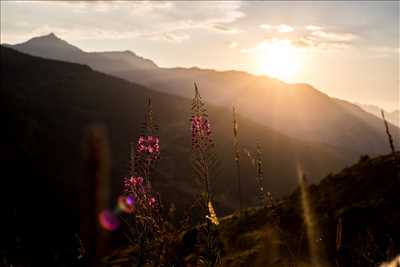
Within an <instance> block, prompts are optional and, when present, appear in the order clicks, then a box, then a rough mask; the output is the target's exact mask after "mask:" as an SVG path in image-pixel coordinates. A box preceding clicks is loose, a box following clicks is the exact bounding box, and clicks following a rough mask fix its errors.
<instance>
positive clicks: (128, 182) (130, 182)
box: [124, 176, 143, 192]
mask: <svg viewBox="0 0 400 267" xmlns="http://www.w3.org/2000/svg"><path fill="white" fill-rule="evenodd" d="M142 185H143V178H142V177H140V176H131V177H125V178H124V191H125V192H129V191H130V190H131V189H132V187H135V186H142Z"/></svg>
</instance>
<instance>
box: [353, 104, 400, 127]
mask: <svg viewBox="0 0 400 267" xmlns="http://www.w3.org/2000/svg"><path fill="white" fill-rule="evenodd" d="M399 101H400V100H399ZM355 104H356V105H358V106H359V107H361V108H362V109H363V110H365V111H366V112H369V113H371V114H373V115H375V116H377V117H379V118H382V115H381V110H383V109H382V108H380V107H378V106H375V105H366V104H359V103H355ZM399 105H400V103H399ZM383 111H384V113H385V118H386V120H387V121H388V122H390V123H392V124H393V125H396V126H397V127H400V110H398V109H396V110H393V111H392V112H388V111H385V110H383Z"/></svg>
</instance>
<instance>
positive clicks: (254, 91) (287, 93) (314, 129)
mask: <svg viewBox="0 0 400 267" xmlns="http://www.w3.org/2000/svg"><path fill="white" fill-rule="evenodd" d="M42 46H43V47H45V49H40V47H42ZM12 47H13V48H15V49H17V50H19V51H22V52H26V53H29V54H33V55H38V56H42V57H49V58H55V59H62V60H68V61H72V62H78V63H84V64H88V65H89V66H91V67H93V68H94V69H96V70H99V71H103V72H106V73H109V74H113V75H114V76H118V77H121V78H124V79H127V80H129V81H133V82H135V83H139V84H142V85H146V86H148V87H150V88H154V89H155V90H157V91H162V92H167V93H170V94H174V95H179V96H183V97H186V98H190V97H191V96H192V84H193V81H197V82H198V84H199V85H200V87H201V88H202V94H203V96H204V98H206V99H207V101H208V102H209V103H212V104H216V105H220V106H225V107H231V106H232V104H235V105H236V106H237V108H238V111H239V113H240V114H242V115H243V116H245V117H247V118H250V119H252V120H253V121H255V122H258V123H260V124H263V125H265V126H268V127H270V128H272V129H275V130H277V131H279V132H281V133H283V134H287V135H290V136H292V137H295V138H300V139H303V140H307V141H312V142H321V143H326V144H330V145H333V146H340V147H343V148H345V149H348V150H352V151H354V152H356V153H357V154H365V153H369V154H380V153H386V152H388V147H387V143H386V136H385V133H384V127H382V126H383V123H382V122H381V121H380V120H379V119H377V118H376V117H375V116H373V115H371V114H369V113H367V112H365V111H363V110H362V109H359V108H357V106H355V105H353V104H351V103H347V104H346V105H343V103H341V102H338V101H337V100H335V99H333V98H330V97H329V96H327V95H325V94H323V93H321V92H319V91H318V90H316V89H315V88H313V87H311V86H309V85H306V84H286V83H283V82H280V81H278V80H274V79H270V78H268V77H264V76H254V75H251V74H249V73H245V72H239V71H224V72H220V71H214V70H205V69H198V68H191V69H185V68H172V69H166V68H158V67H157V66H156V65H155V64H154V63H153V62H151V61H149V60H146V59H143V58H140V57H138V56H136V55H135V54H133V53H131V52H106V53H102V52H100V53H87V52H83V51H81V50H79V49H77V48H76V47H74V46H71V45H69V44H66V43H65V42H64V41H62V40H60V39H59V38H57V37H56V36H54V35H53V34H51V35H48V36H43V37H37V38H33V39H31V40H29V41H27V42H25V43H22V44H18V45H14V46H12ZM52 47H54V49H53V48H52ZM60 47H64V48H65V51H66V52H62V51H60V49H59V48H60ZM392 132H393V133H392V134H393V135H394V137H395V140H399V138H398V137H399V136H400V134H399V129H398V128H395V127H394V126H393V129H392Z"/></svg>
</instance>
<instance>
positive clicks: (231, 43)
mask: <svg viewBox="0 0 400 267" xmlns="http://www.w3.org/2000/svg"><path fill="white" fill-rule="evenodd" d="M238 46H239V44H238V43H237V42H235V41H232V42H230V43H229V47H230V48H236V47H238Z"/></svg>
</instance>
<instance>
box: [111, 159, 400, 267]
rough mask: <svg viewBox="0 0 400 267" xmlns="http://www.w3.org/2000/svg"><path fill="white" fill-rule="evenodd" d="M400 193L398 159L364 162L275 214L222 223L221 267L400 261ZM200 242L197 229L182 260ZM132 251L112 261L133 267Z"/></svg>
mask: <svg viewBox="0 0 400 267" xmlns="http://www.w3.org/2000/svg"><path fill="white" fill-rule="evenodd" d="M399 156H400V155H399ZM299 183H300V182H299ZM399 186H400V181H399V180H398V173H397V171H396V163H395V160H394V158H393V156H392V155H387V156H381V157H378V158H373V159H370V158H368V157H365V158H363V159H361V160H360V161H359V162H358V163H357V164H355V165H353V166H351V167H349V168H346V169H344V170H342V171H341V172H339V173H337V174H334V175H330V176H328V177H326V178H325V179H323V180H322V181H321V183H320V184H319V185H312V186H307V184H305V186H304V187H302V188H303V189H300V188H301V187H300V186H299V187H298V188H297V189H296V190H295V191H294V192H293V194H291V195H290V196H289V197H287V198H285V199H284V200H282V201H281V202H280V203H278V204H277V205H276V208H275V209H276V210H275V211H276V212H275V213H274V212H273V211H272V209H271V208H267V207H258V208H249V209H246V210H243V211H242V212H241V213H240V214H239V212H235V213H234V214H232V215H230V216H226V217H224V218H221V219H220V225H219V226H218V231H219V234H220V237H221V240H222V251H223V254H222V266H229V267H240V266H254V267H282V266H301V267H315V266H326V267H333V266H352V267H376V266H378V265H379V264H380V263H382V262H384V261H389V260H391V259H393V258H394V257H395V256H396V255H398V254H399V253H400V232H399V231H398V225H399V224H400V216H399V214H398V212H397V211H398V203H399V201H400V195H399V194H398V193H397V190H396V189H395V188H398V187H399ZM355 188H357V190H354V189H355ZM305 201H306V202H305ZM305 203H307V204H305ZM305 205H306V206H307V207H308V208H307V211H306V212H303V211H304V210H306V209H305V208H304V206H305ZM305 214H307V215H305ZM305 217H307V219H305ZM306 222H307V223H306ZM338 225H341V230H338V229H340V228H339V226H338ZM196 235H197V231H196V229H193V230H190V231H188V232H187V233H185V235H183V238H182V241H181V242H183V243H184V244H185V246H184V248H185V249H184V250H183V251H179V252H177V254H178V255H182V257H185V258H186V257H187V255H188V254H190V253H191V252H190V251H193V250H194V249H195V244H194V243H190V242H188V241H187V240H192V239H194V237H193V236H196ZM338 235H339V236H340V239H338V238H337V236H338ZM189 237H190V238H191V239H189ZM339 240H340V241H339ZM311 246H313V248H312V249H311V250H310V247H311ZM125 251H126V250H124V249H121V250H117V251H116V253H114V256H113V258H110V259H114V260H116V259H119V260H120V263H119V264H121V266H129V264H127V265H124V259H127V255H126V254H125V253H126V252H125ZM185 253H186V254H185ZM311 253H312V254H311ZM311 255H313V256H311ZM313 259H314V262H313ZM294 264H295V265H294Z"/></svg>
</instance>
